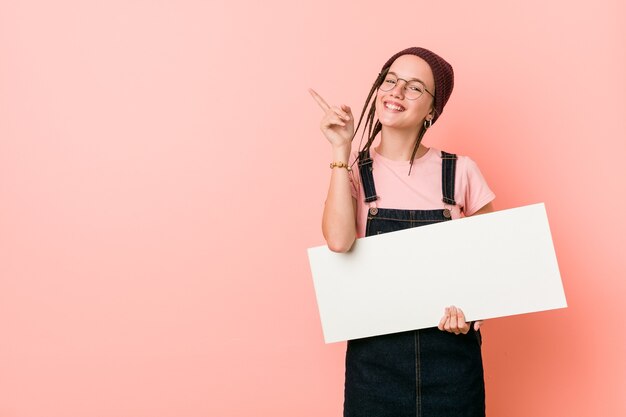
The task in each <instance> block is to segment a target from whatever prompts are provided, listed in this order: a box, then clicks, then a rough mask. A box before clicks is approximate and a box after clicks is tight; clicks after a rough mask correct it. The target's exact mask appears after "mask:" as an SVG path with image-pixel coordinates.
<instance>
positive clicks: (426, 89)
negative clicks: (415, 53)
mask: <svg viewBox="0 0 626 417" xmlns="http://www.w3.org/2000/svg"><path fill="white" fill-rule="evenodd" d="M390 75H391V76H393V77H395V78H396V85H398V81H404V87H403V88H402V89H403V91H404V89H406V86H407V85H409V83H410V82H411V81H415V82H418V83H420V84H421V85H422V86H423V87H424V91H426V92H427V93H428V94H430V95H431V96H432V98H435V95H434V94H433V93H431V92H430V91H428V88H426V84H424V83H423V82H421V81H420V80H417V79H413V80H405V79H404V78H400V77H398V76H397V75H396V74H387V75H385V78H383V81H382V83H380V86H379V87H378V88H380V89H381V90H382V91H384V92H387V91H391V90H393V89H394V88H396V85H394V86H393V87H391V88H390V89H389V90H385V89H384V88H383V85H384V84H385V80H386V79H387V77H389V76H390ZM423 95H424V93H422V94H420V95H419V97H415V98H408V97H406V94H405V97H406V99H407V100H417V99H419V98H420V97H422V96H423Z"/></svg>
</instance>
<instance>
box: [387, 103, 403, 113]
mask: <svg viewBox="0 0 626 417" xmlns="http://www.w3.org/2000/svg"><path fill="white" fill-rule="evenodd" d="M385 107H387V108H388V109H391V110H398V111H403V110H404V107H401V106H397V105H395V104H391V103H385Z"/></svg>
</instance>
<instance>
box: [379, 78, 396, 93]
mask: <svg viewBox="0 0 626 417" xmlns="http://www.w3.org/2000/svg"><path fill="white" fill-rule="evenodd" d="M396 84H398V77H396V76H395V75H391V74H389V75H387V76H386V77H385V80H384V81H383V83H382V84H381V85H380V89H381V90H383V91H391V90H393V88H394V87H395V86H396Z"/></svg>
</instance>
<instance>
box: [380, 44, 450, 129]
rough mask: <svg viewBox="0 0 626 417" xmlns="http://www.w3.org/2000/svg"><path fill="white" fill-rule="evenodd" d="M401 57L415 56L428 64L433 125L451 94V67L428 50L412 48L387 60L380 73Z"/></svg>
mask: <svg viewBox="0 0 626 417" xmlns="http://www.w3.org/2000/svg"><path fill="white" fill-rule="evenodd" d="M402 55H416V56H418V57H420V58H422V59H423V60H424V61H426V62H427V63H428V65H429V66H430V69H431V71H432V72H433V77H434V79H435V102H434V104H433V107H434V108H435V115H434V117H433V123H435V121H436V120H437V118H439V116H440V115H441V113H443V107H444V106H445V105H446V103H447V102H448V99H449V98H450V94H452V88H454V71H453V70H452V66H451V65H450V64H449V63H448V62H446V60H444V59H443V58H442V57H440V56H439V55H437V54H435V53H434V52H432V51H429V50H428V49H424V48H418V47H413V48H407V49H405V50H403V51H400V52H398V53H397V54H395V55H394V56H392V57H391V58H389V60H388V61H387V62H386V63H385V65H383V68H382V71H385V70H386V69H388V68H389V67H390V66H391V64H393V61H395V60H396V58H398V57H399V56H402Z"/></svg>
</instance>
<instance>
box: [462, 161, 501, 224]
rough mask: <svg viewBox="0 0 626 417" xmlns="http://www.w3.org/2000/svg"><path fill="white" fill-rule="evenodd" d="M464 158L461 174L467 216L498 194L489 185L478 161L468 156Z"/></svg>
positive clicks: (464, 207) (464, 208) (464, 210)
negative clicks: (479, 167) (477, 163)
mask: <svg viewBox="0 0 626 417" xmlns="http://www.w3.org/2000/svg"><path fill="white" fill-rule="evenodd" d="M463 159H464V160H465V161H464V162H465V164H464V169H463V171H462V175H461V181H462V184H461V190H462V193H463V201H464V204H463V213H464V215H465V216H471V215H472V214H474V213H476V212H477V211H478V210H480V209H481V208H483V207H484V206H485V205H486V204H488V203H489V202H491V201H492V200H493V199H494V198H495V197H496V195H495V194H494V192H493V191H491V189H490V188H489V186H488V185H487V181H486V180H485V177H483V174H482V173H481V172H480V169H478V165H476V162H474V161H473V160H472V159H470V158H468V157H464V158H463Z"/></svg>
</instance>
